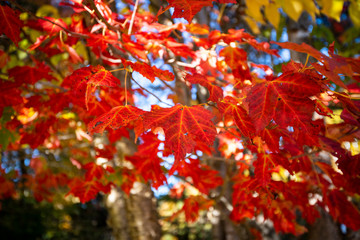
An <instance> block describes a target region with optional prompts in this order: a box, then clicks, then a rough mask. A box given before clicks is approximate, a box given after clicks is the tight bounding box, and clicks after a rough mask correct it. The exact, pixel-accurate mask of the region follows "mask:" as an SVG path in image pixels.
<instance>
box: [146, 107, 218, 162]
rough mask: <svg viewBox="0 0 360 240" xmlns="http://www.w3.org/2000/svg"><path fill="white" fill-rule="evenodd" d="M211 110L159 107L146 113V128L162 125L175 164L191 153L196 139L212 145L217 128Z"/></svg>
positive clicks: (166, 144) (166, 143)
mask: <svg viewBox="0 0 360 240" xmlns="http://www.w3.org/2000/svg"><path fill="white" fill-rule="evenodd" d="M212 118H213V116H212V114H211V113H210V111H208V110H206V109H204V108H203V107H201V106H192V107H188V106H183V105H181V104H178V105H176V106H174V107H171V108H157V109H153V110H152V111H151V112H148V113H145V115H144V129H145V130H146V129H149V128H151V129H155V128H157V127H161V128H163V129H164V132H165V146H166V147H168V148H169V149H170V150H171V151H172V152H173V154H174V156H175V164H174V166H176V165H177V163H178V162H179V161H180V160H182V159H184V158H185V155H186V153H191V152H192V151H193V149H194V147H195V145H196V141H201V142H204V143H206V144H208V145H212V144H213V142H214V140H215V135H216V130H215V126H214V123H213V122H212V121H211V119H212Z"/></svg>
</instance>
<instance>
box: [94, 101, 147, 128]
mask: <svg viewBox="0 0 360 240" xmlns="http://www.w3.org/2000/svg"><path fill="white" fill-rule="evenodd" d="M144 113H145V112H144V111H143V110H141V109H139V108H136V107H133V106H130V105H127V106H118V107H114V108H112V109H111V110H110V111H109V112H107V113H104V114H102V115H101V116H99V117H97V118H95V119H94V120H92V121H91V122H90V123H89V125H88V130H89V133H90V134H94V133H102V132H104V130H105V128H106V127H110V128H113V129H118V128H121V127H125V126H127V125H128V124H129V123H130V122H131V121H134V120H136V119H138V118H140V117H141V116H142V115H143V114H144Z"/></svg>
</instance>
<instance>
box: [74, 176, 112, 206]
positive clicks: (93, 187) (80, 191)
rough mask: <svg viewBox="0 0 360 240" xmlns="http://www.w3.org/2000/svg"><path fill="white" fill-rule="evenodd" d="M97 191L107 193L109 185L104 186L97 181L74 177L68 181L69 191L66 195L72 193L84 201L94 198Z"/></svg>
mask: <svg viewBox="0 0 360 240" xmlns="http://www.w3.org/2000/svg"><path fill="white" fill-rule="evenodd" d="M99 192H103V193H109V192H110V185H107V186H104V185H102V184H101V183H100V182H98V181H86V180H83V179H80V178H74V179H73V180H72V181H71V183H70V191H69V192H68V193H67V195H70V194H73V195H74V196H75V197H78V198H79V199H80V202H82V203H86V202H88V201H90V200H91V199H94V198H95V197H96V195H97V194H98V193H99Z"/></svg>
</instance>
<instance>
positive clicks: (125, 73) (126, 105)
mask: <svg viewBox="0 0 360 240" xmlns="http://www.w3.org/2000/svg"><path fill="white" fill-rule="evenodd" d="M127 73H128V71H126V72H125V81H124V82H125V106H127V87H126V82H127V80H126V79H127Z"/></svg>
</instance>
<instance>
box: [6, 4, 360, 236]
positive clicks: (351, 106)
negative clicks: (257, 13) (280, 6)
mask: <svg viewBox="0 0 360 240" xmlns="http://www.w3.org/2000/svg"><path fill="white" fill-rule="evenodd" d="M70 2H71V3H69V2H67V3H63V5H67V6H70V7H72V8H73V10H74V11H75V13H74V14H73V16H72V18H71V23H70V24H69V23H65V22H64V21H63V20H62V19H53V18H43V19H35V20H28V21H26V22H22V21H21V20H20V19H19V14H18V13H17V12H16V11H14V10H13V9H12V8H10V7H9V6H3V5H0V23H1V25H2V26H5V27H3V28H1V29H0V31H1V32H0V33H1V34H5V35H6V36H7V37H9V38H10V39H11V40H12V41H13V42H14V43H15V44H16V45H18V44H19V41H21V38H20V32H21V27H22V26H27V27H28V28H30V29H33V30H37V31H39V32H40V33H45V32H46V34H42V35H41V36H40V37H38V38H37V40H36V42H35V43H34V44H33V45H32V46H30V47H29V51H37V52H41V53H43V54H44V55H45V56H46V57H48V58H50V57H53V56H56V55H58V54H62V53H64V52H65V53H67V54H68V55H69V62H70V63H71V64H74V63H83V62H84V60H83V58H82V57H81V56H80V55H79V54H78V53H77V52H76V50H75V49H74V46H75V44H77V43H79V44H80V41H79V39H82V41H83V42H84V44H85V45H86V46H87V47H88V48H89V49H90V50H91V52H92V54H94V55H95V56H97V57H98V58H99V59H101V60H102V62H103V64H104V65H108V66H109V67H110V66H111V67H112V66H117V67H121V68H122V69H124V71H127V72H128V73H129V74H132V73H133V72H138V73H140V74H141V75H142V76H144V77H145V78H147V79H149V80H150V82H151V83H154V81H155V79H156V78H157V79H159V80H160V81H163V82H164V83H165V84H164V85H165V86H166V85H167V84H168V83H166V82H165V81H167V82H171V81H173V80H174V78H175V76H174V74H173V73H172V72H170V71H168V70H163V69H160V68H158V67H156V66H154V65H151V60H154V59H157V58H162V59H163V60H164V62H167V61H169V62H170V61H173V59H176V58H179V59H181V58H182V59H183V60H185V57H184V56H187V60H189V61H192V63H191V66H195V67H185V68H183V69H181V71H180V70H179V69H176V68H174V71H178V74H180V75H181V74H182V79H179V76H177V78H178V79H176V81H178V82H183V83H184V84H187V86H188V87H189V88H191V87H193V86H195V85H197V84H198V85H201V87H203V88H205V89H206V90H207V91H208V93H209V97H208V100H207V101H208V102H207V106H208V107H205V104H195V105H193V106H185V105H182V104H179V103H177V102H176V98H172V99H173V100H174V101H175V103H176V104H175V105H174V106H172V107H169V108H163V107H160V106H158V105H153V106H152V108H151V110H150V111H144V110H142V109H140V108H139V106H135V104H134V99H133V98H132V95H133V93H134V91H136V89H132V90H130V89H123V88H121V87H120V81H119V79H117V78H116V77H114V75H113V74H112V73H111V72H110V71H109V70H108V69H106V68H104V67H103V66H100V65H98V66H85V67H80V68H79V69H77V70H75V71H72V70H71V66H70V64H69V66H68V67H69V69H70V70H69V71H70V74H69V75H68V76H67V77H66V78H65V79H64V80H63V81H62V82H61V84H59V83H58V82H57V81H55V78H56V77H55V76H57V75H56V74H55V73H52V70H50V69H49V68H48V67H47V65H46V64H45V63H39V62H38V61H36V60H34V61H33V62H32V63H33V65H32V66H16V67H12V68H10V69H8V70H7V74H8V76H9V80H6V81H1V82H0V93H1V97H0V110H1V113H2V112H3V110H4V108H5V107H9V106H11V107H12V108H13V109H14V112H15V113H14V116H13V118H12V119H11V120H9V121H6V122H4V123H3V122H1V128H5V127H6V128H7V129H9V130H11V131H13V132H16V131H18V132H19V137H18V138H17V139H16V140H14V141H12V142H11V143H10V144H9V146H8V148H7V149H8V150H18V149H20V148H21V147H22V145H23V146H24V145H25V144H27V145H29V146H30V147H31V148H33V149H35V148H41V147H46V148H50V149H62V148H63V147H64V145H66V144H71V143H68V142H66V141H61V140H60V139H59V137H58V135H59V133H60V132H67V133H69V134H74V135H75V136H76V138H77V140H78V141H85V140H84V139H86V140H87V141H88V142H90V141H91V140H92V138H91V136H90V135H94V134H97V133H101V134H102V133H104V131H105V130H107V133H108V134H107V136H108V139H109V144H107V145H106V146H103V147H99V148H98V149H97V153H96V158H97V159H101V158H103V159H107V160H112V159H113V158H114V157H115V155H116V148H115V142H116V141H118V140H120V139H121V138H122V137H130V135H132V132H135V136H136V139H137V138H139V144H138V146H137V151H136V152H135V153H134V154H132V155H129V156H126V157H125V159H126V160H127V161H128V162H130V163H131V164H132V167H129V166H126V167H125V166H122V165H121V166H113V167H109V164H96V163H95V162H94V160H92V161H91V160H90V161H89V158H90V157H89V153H88V152H86V151H84V150H82V149H80V148H79V149H77V148H76V147H74V149H72V155H73V158H71V159H70V161H71V163H72V165H73V167H74V166H75V167H76V168H78V169H80V172H81V173H80V174H78V176H75V177H72V178H70V177H68V176H66V175H64V174H61V173H60V174H54V173H52V172H51V170H50V169H49V168H38V169H39V170H35V173H34V174H33V175H26V176H23V177H24V178H25V179H26V181H25V184H26V186H27V187H28V188H30V189H31V190H32V192H33V193H34V196H35V197H36V198H37V199H38V200H42V199H46V200H51V197H52V192H51V191H50V190H49V189H51V190H52V189H55V188H57V187H59V186H64V185H68V186H69V188H70V191H69V192H68V195H69V194H72V195H74V196H76V197H78V198H79V199H80V201H81V202H86V201H89V200H91V199H93V198H95V197H96V196H97V194H98V193H99V192H103V193H109V192H110V191H111V186H112V185H114V184H115V185H119V186H121V188H122V189H123V190H124V191H125V192H127V193H129V192H130V190H131V188H132V185H133V183H134V182H135V181H141V180H145V181H149V182H151V184H152V186H153V187H155V188H158V187H159V186H161V185H162V184H164V183H166V181H167V180H166V174H170V175H171V174H177V175H178V176H179V177H183V178H185V179H187V180H188V179H190V180H188V181H189V183H190V184H192V186H193V187H195V188H197V189H198V190H199V192H201V193H202V194H203V195H199V196H190V197H188V198H187V199H186V200H185V202H184V207H183V208H182V209H181V211H180V212H185V216H186V219H187V220H188V221H190V222H191V221H194V220H195V219H196V218H197V217H198V214H199V210H206V209H208V208H209V207H210V206H211V205H213V204H215V201H212V200H211V199H210V197H204V196H205V195H207V194H209V192H210V191H211V190H212V189H215V188H217V187H219V186H221V185H222V184H226V182H225V183H224V179H223V177H221V176H220V174H218V172H217V171H215V170H213V169H211V167H210V166H208V165H206V164H205V163H202V157H203V155H208V156H207V159H212V158H217V159H219V158H220V159H221V157H224V159H225V158H226V159H227V160H228V161H230V162H232V163H233V167H232V170H231V173H226V174H228V175H230V177H231V179H232V181H233V183H234V184H233V199H232V203H233V206H234V208H233V211H232V213H231V218H232V219H233V220H234V221H242V220H243V219H245V218H254V217H256V216H258V215H260V214H263V215H264V217H265V218H269V219H271V220H273V222H274V226H275V229H276V230H277V231H283V232H289V233H292V234H295V235H297V234H301V233H303V232H304V231H305V229H304V227H302V226H301V225H300V224H299V223H298V222H297V221H296V218H297V216H296V211H299V212H301V213H302V217H303V218H304V219H306V220H307V221H308V222H309V223H313V222H314V221H315V219H316V217H318V215H319V214H318V210H317V207H318V206H320V207H323V208H325V209H326V208H327V209H329V213H330V214H331V215H332V216H333V218H334V219H335V220H338V221H340V222H342V223H344V224H346V226H348V227H350V228H352V229H359V228H360V222H359V220H358V219H360V213H359V210H358V209H357V208H356V207H355V206H354V204H353V203H352V202H350V201H349V200H348V199H349V198H351V197H353V196H354V195H355V194H359V193H360V189H359V186H360V182H359V179H360V178H359V176H360V170H359V169H360V167H359V166H360V157H359V155H355V156H353V155H351V153H350V152H349V151H348V150H346V149H345V148H343V145H342V144H343V143H344V142H346V141H350V142H351V141H355V140H356V139H358V138H359V130H358V129H359V126H360V122H359V119H360V104H359V102H358V101H354V100H353V99H352V97H351V93H352V92H353V91H358V90H359V88H358V87H353V85H350V86H347V84H345V83H344V81H343V79H342V78H341V75H344V76H346V77H347V78H348V79H350V80H349V81H352V82H353V83H357V84H358V83H359V74H360V61H359V60H358V59H352V58H344V57H341V56H338V55H336V54H335V53H334V49H333V46H330V47H329V56H326V55H324V54H323V53H321V52H319V51H317V50H315V49H314V48H312V47H310V46H308V45H306V44H302V45H298V44H294V43H276V44H278V45H280V46H281V47H283V48H288V49H292V50H295V51H299V52H305V53H307V54H309V55H310V56H312V57H314V58H315V59H317V60H318V61H319V62H316V63H311V66H303V65H302V64H299V63H295V62H293V61H291V62H289V63H288V64H286V65H284V66H283V68H282V74H281V75H279V76H275V75H273V72H272V71H271V69H270V68H269V67H267V66H264V65H256V64H252V65H251V66H249V64H248V62H247V60H248V56H247V53H246V52H245V50H244V49H243V48H242V47H241V46H242V45H243V44H248V45H250V46H252V47H254V48H255V49H256V50H258V51H261V52H265V53H268V54H272V55H274V56H276V57H279V54H278V52H277V50H274V49H270V45H269V44H268V43H260V42H258V41H257V40H256V39H255V38H254V37H253V36H251V35H250V34H248V33H245V32H244V31H243V30H234V29H230V30H229V31H228V33H221V32H219V31H217V30H215V31H211V32H209V30H208V28H206V27H204V26H199V25H194V24H188V25H185V24H174V25H171V26H165V25H162V24H159V23H156V22H155V20H156V17H155V16H152V15H150V14H148V13H142V14H140V13H137V14H135V21H134V22H133V23H134V26H133V28H132V29H131V30H132V31H130V23H129V22H130V17H131V15H130V14H128V15H117V14H115V13H112V12H111V10H110V8H109V7H108V6H107V5H106V4H105V3H104V2H103V1H100V0H97V1H94V3H95V7H96V8H97V9H96V10H97V11H94V10H95V9H93V10H92V7H93V6H90V5H86V4H85V3H83V1H81V0H78V1H75V0H72V1H70ZM168 2H169V6H168V8H170V7H174V8H175V11H174V14H173V17H174V18H176V17H184V18H185V19H187V20H188V21H189V23H190V22H191V20H192V18H193V17H194V15H195V14H196V13H197V12H198V11H200V9H201V8H202V7H204V6H211V5H212V1H210V0H209V1H208V0H203V1H188V0H169V1H168ZM218 2H219V3H236V1H232V0H230V1H220V0H219V1H218ZM81 12H87V14H90V15H91V16H92V17H93V18H94V19H97V18H99V17H101V18H103V19H102V20H101V21H98V22H97V23H96V21H95V23H93V24H90V25H88V24H87V23H86V22H85V21H84V19H83V16H82V15H81V14H79V13H81ZM97 12H99V13H100V15H101V16H98V15H97V14H98V13H97ZM161 12H162V10H161V11H160V12H159V14H160V13H161ZM103 21H106V23H107V24H105V23H104V22H103ZM63 31H65V32H66V33H68V35H67V37H66V38H63V37H62V35H63V34H64V32H63ZM175 31H179V32H188V33H191V34H192V35H193V36H192V40H193V42H192V43H193V44H194V46H196V47H197V48H198V49H199V50H197V51H194V50H193V48H191V46H189V45H187V44H184V43H179V42H177V41H176V39H175V38H174V37H173V35H172V34H171V33H173V32H175ZM129 32H130V33H129ZM224 45H225V47H224ZM216 48H217V49H219V51H218V52H219V54H217V52H216V51H214V49H216ZM4 56H5V55H4V53H1V52H0V65H4V64H3V63H2V61H1V59H7V56H5V57H4ZM124 56H126V57H131V59H133V61H129V60H126V58H125V57H124ZM174 56H175V58H174ZM129 59H130V58H129ZM175 64H176V63H175ZM183 65H184V64H183ZM178 66H182V65H178ZM185 66H190V64H185ZM254 69H256V70H264V71H265V76H264V77H261V76H260V75H258V74H257V73H256V72H255V71H254ZM49 73H50V74H49ZM331 82H333V83H335V84H336V85H338V86H339V87H342V88H343V89H345V90H346V92H343V93H338V92H334V91H333V88H332V87H330V86H331ZM36 84H38V85H39V87H34V86H36ZM54 86H55V87H54ZM169 89H171V90H172V88H171V87H170V88H169ZM225 89H231V90H226V91H225ZM354 89H355V90H354ZM137 91H138V93H141V94H144V95H145V96H147V94H145V93H144V92H143V91H142V89H137ZM127 103H129V104H127ZM330 105H333V106H334V107H337V108H340V109H343V111H342V113H341V116H340V118H341V119H342V120H343V122H342V123H340V124H332V125H331V124H327V123H325V122H324V120H323V119H321V118H319V119H317V120H316V119H315V118H314V115H315V113H317V114H318V115H320V116H323V117H325V116H327V117H328V116H331V113H332V110H331V109H330V107H329V106H330ZM29 109H31V110H32V111H33V112H36V115H31V116H30V115H26V113H27V112H31V111H30V110H29ZM69 112H71V113H74V115H75V117H73V118H66V117H62V116H63V115H64V114H66V113H69ZM22 119H25V120H22ZM20 120H22V121H20ZM78 123H80V124H78ZM82 123H85V124H82ZM86 125H87V130H88V132H89V133H90V135H88V134H87V133H86V132H85V131H84V130H83V129H82V128H83V127H84V126H86ZM0 130H1V129H0ZM157 132H162V133H163V135H164V136H165V140H164V141H161V140H159V138H158V136H157V135H156V134H154V133H157ZM130 133H131V134H130ZM344 134H345V135H344ZM95 136H96V135H95ZM216 139H219V144H218V145H219V147H218V148H216V149H213V147H212V146H213V145H214V142H215V140H216ZM162 144H163V145H164V147H163V149H162V146H161V145H162ZM2 147H5V146H2ZM320 151H326V152H328V153H330V154H332V155H333V156H335V157H337V158H338V160H337V162H336V168H334V167H332V166H331V165H330V164H329V163H324V162H314V157H318V156H319V153H320ZM198 152H201V154H198ZM161 155H162V156H164V157H169V156H170V155H172V156H173V157H174V163H173V165H172V167H171V169H170V170H167V169H165V168H164V167H162V166H161V163H162V161H163V159H162V157H160V156H161ZM250 155H251V156H252V157H251V158H249V157H248V156H250ZM214 156H215V157H214ZM76 158H79V159H86V160H84V161H83V162H81V161H80V162H79V161H77V160H75V159H76ZM90 159H91V158H90ZM34 161H35V160H34ZM227 164H229V163H227ZM35 166H37V165H36V164H34V168H36V167H35ZM316 167H317V168H319V169H320V170H319V169H317V168H316ZM36 169H37V168H36ZM10 178H11V177H9V176H7V175H6V174H5V173H4V172H3V170H2V172H1V175H0V184H1V186H2V188H1V189H2V190H1V192H0V196H1V197H10V196H12V195H14V191H15V186H14V184H13V182H11V181H10V180H9V179H10ZM3 186H4V187H3ZM317 195H319V196H321V197H322V198H321V199H317V202H316V204H310V201H309V199H311V198H315V196H317ZM340 213H342V214H340Z"/></svg>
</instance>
